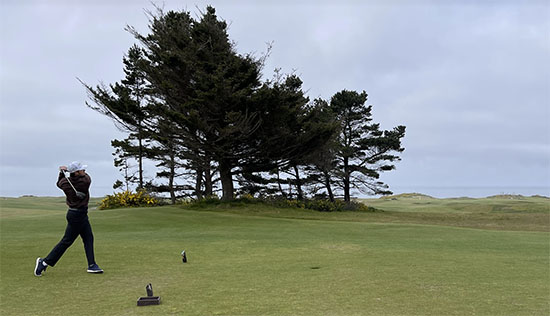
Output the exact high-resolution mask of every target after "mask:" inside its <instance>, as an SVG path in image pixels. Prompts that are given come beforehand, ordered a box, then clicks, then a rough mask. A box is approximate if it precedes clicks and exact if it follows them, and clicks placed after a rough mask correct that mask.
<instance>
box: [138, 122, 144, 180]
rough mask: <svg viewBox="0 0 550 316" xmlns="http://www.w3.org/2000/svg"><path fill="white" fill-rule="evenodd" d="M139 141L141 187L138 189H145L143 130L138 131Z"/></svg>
mask: <svg viewBox="0 0 550 316" xmlns="http://www.w3.org/2000/svg"><path fill="white" fill-rule="evenodd" d="M138 140H139V149H138V151H139V152H138V168H139V170H138V172H139V187H138V189H143V143H142V137H141V128H140V129H139V131H138Z"/></svg>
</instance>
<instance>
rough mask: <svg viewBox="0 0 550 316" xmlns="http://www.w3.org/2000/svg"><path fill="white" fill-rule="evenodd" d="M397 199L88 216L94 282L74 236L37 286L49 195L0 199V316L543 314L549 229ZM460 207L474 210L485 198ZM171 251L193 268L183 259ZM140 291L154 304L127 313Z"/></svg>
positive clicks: (50, 231)
mask: <svg viewBox="0 0 550 316" xmlns="http://www.w3.org/2000/svg"><path fill="white" fill-rule="evenodd" d="M394 202H395V201H394ZM399 202H400V203H401V204H402V205H401V207H402V208H403V209H402V211H401V212H399V211H398V210H392V211H384V212H374V213H349V212H342V213H319V212H310V211H309V210H299V209H276V208H273V207H270V206H266V205H226V206H223V205H219V206H216V207H215V208H208V207H206V208H195V209H184V208H181V207H172V206H165V207H158V208H137V209H117V210H106V211H91V212H90V213H89V216H90V220H91V222H92V225H93V226H94V233H95V245H96V258H97V261H98V263H100V264H101V266H102V267H103V268H104V269H105V273H104V274H103V275H90V274H87V273H86V272H85V269H84V268H85V264H86V259H85V256H84V254H83V253H82V250H81V249H79V247H82V246H81V245H79V244H78V243H81V242H80V241H76V243H77V244H75V245H74V246H73V247H71V248H69V250H68V252H67V253H66V254H65V256H64V257H63V261H60V262H59V264H58V265H56V267H55V268H53V269H48V270H47V272H46V273H45V275H44V276H43V277H41V278H36V277H35V276H34V275H33V274H32V270H33V267H34V261H35V259H36V257H38V256H41V255H43V252H44V251H46V250H48V248H49V247H50V246H51V244H52V243H54V242H57V241H58V240H57V239H58V238H59V231H60V230H62V229H63V228H64V226H65V218H64V216H65V207H64V206H63V204H62V201H61V203H58V201H57V200H55V199H48V198H29V199H10V200H2V199H0V207H1V211H0V241H1V243H0V253H1V256H0V277H1V282H0V294H1V297H0V310H1V312H2V316H5V315H149V314H151V313H154V314H156V315H215V314H225V315H227V314H230V315H549V314H550V307H549V303H548V302H549V300H550V282H549V281H550V270H549V269H548V267H549V265H550V259H549V258H550V249H549V242H550V233H548V231H545V230H544V229H542V230H528V229H526V228H523V230H518V227H517V225H515V224H514V223H509V224H506V223H507V221H506V220H502V219H501V221H503V223H501V224H499V225H500V226H498V227H497V228H495V227H491V228H490V229H479V228H471V227H464V226H463V227H457V226H453V224H454V223H453V221H454V220H455V219H457V217H454V215H452V216H450V217H446V218H445V220H442V219H441V218H437V220H433V219H432V218H430V217H426V219H425V221H427V222H426V223H422V224H418V223H414V221H416V220H418V218H416V219H415V218H414V217H408V214H414V213H415V212H418V213H423V214H426V213H428V211H427V210H423V211H422V212H419V211H418V210H417V211H411V210H410V208H414V207H415V205H416V204H412V203H406V201H399ZM432 202H435V203H438V202H437V201H432ZM472 202H473V203H474V204H476V203H477V204H478V205H479V207H480V208H481V209H484V208H485V206H484V205H485V204H484V203H483V202H484V200H483V199H480V200H475V201H472ZM489 202H490V201H489ZM464 203H466V202H464ZM490 203H493V202H490ZM499 203H502V204H503V205H507V204H506V202H505V201H502V202H499ZM40 205H44V206H43V208H41V207H40ZM375 207H377V206H375ZM438 212H440V213H441V214H442V215H445V214H447V213H449V214H452V212H445V211H444V210H442V209H441V210H440V211H438ZM438 212H434V213H438ZM471 212H472V214H474V213H475V208H472V210H471ZM483 212H485V211H483ZM518 212H519V211H518ZM541 212H542V213H541ZM528 213H530V214H532V215H536V216H541V214H545V215H544V216H545V217H544V216H543V217H542V218H544V219H545V220H544V221H543V222H544V223H546V224H544V225H550V224H549V223H550V221H549V219H550V217H548V216H549V213H548V212H546V213H544V210H531V211H529V212H528ZM388 214H389V215H388ZM522 214H523V213H522ZM400 215H403V217H402V218H400V217H399V216H400ZM485 215H486V216H490V215H495V216H497V217H498V216H500V215H501V214H499V213H498V212H486V213H485ZM384 216H389V218H388V217H384ZM423 216H424V215H423ZM411 218H412V220H413V223H410V222H407V221H408V220H409V219H411ZM512 219H513V217H512ZM423 220H424V219H423ZM512 221H513V220H512ZM507 225H510V226H511V227H512V228H514V229H513V230H511V229H507ZM544 225H541V226H544ZM541 226H535V227H541ZM522 227H527V228H528V227H530V226H529V225H526V226H522ZM182 249H186V251H189V253H192V254H193V260H192V262H188V263H186V264H183V263H182V261H181V250H182ZM147 283H151V284H153V285H154V286H155V293H156V295H159V294H160V296H161V297H162V304H160V305H157V306H150V307H141V306H136V298H137V297H139V294H140V293H143V286H144V285H145V284H147Z"/></svg>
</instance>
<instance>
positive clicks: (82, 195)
mask: <svg viewBox="0 0 550 316" xmlns="http://www.w3.org/2000/svg"><path fill="white" fill-rule="evenodd" d="M59 170H61V172H63V175H64V176H65V179H67V181H68V182H69V184H70V185H71V187H72V188H73V190H74V192H75V193H76V196H77V197H78V198H79V199H81V200H83V199H84V198H85V197H86V193H84V192H80V191H77V190H76V189H75V187H74V185H73V184H72V183H71V180H69V177H67V174H66V173H65V170H63V169H59Z"/></svg>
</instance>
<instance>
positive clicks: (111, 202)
mask: <svg viewBox="0 0 550 316" xmlns="http://www.w3.org/2000/svg"><path fill="white" fill-rule="evenodd" d="M159 204H160V201H159V200H158V199H156V198H154V197H152V196H150V195H149V194H148V193H147V192H145V191H144V190H138V191H137V192H135V193H132V192H130V191H123V192H118V193H115V194H113V195H107V196H106V197H105V198H104V199H103V200H101V203H100V204H99V209H100V210H105V209H112V208H120V207H143V206H157V205H159Z"/></svg>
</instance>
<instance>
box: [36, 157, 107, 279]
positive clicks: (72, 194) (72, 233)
mask: <svg viewBox="0 0 550 316" xmlns="http://www.w3.org/2000/svg"><path fill="white" fill-rule="evenodd" d="M86 167H87V166H86V165H82V164H81V163H80V162H78V161H74V162H72V163H71V164H70V165H69V167H66V166H61V167H59V178H58V179H57V186H58V187H59V188H60V189H61V190H63V192H64V193H65V196H66V197H67V199H66V202H67V205H68V206H69V210H68V211H67V228H66V229H65V234H64V235H63V238H62V239H61V241H60V242H59V243H58V244H57V245H56V246H55V247H54V248H53V249H52V251H51V252H50V254H49V255H48V256H47V257H46V258H44V259H42V258H40V257H39V258H38V259H36V266H35V268H34V275H36V276H42V273H43V272H44V271H46V268H47V267H48V266H52V267H53V266H55V264H56V263H57V261H58V260H59V258H61V256H62V255H63V253H65V251H66V250H67V248H69V247H70V246H71V245H72V244H73V242H74V241H75V240H76V238H77V237H78V236H79V235H80V237H81V238H82V241H83V242H84V250H85V252H86V258H87V259H88V269H87V272H89V273H102V272H103V270H101V268H99V267H98V266H97V264H96V262H95V258H94V235H93V234H92V226H91V225H90V222H89V221H88V201H89V200H90V192H89V190H88V189H89V188H90V184H91V183H92V180H91V179H90V176H89V175H88V174H87V173H86V171H85V170H86ZM65 171H68V172H69V173H70V177H67V175H66V174H65Z"/></svg>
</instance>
